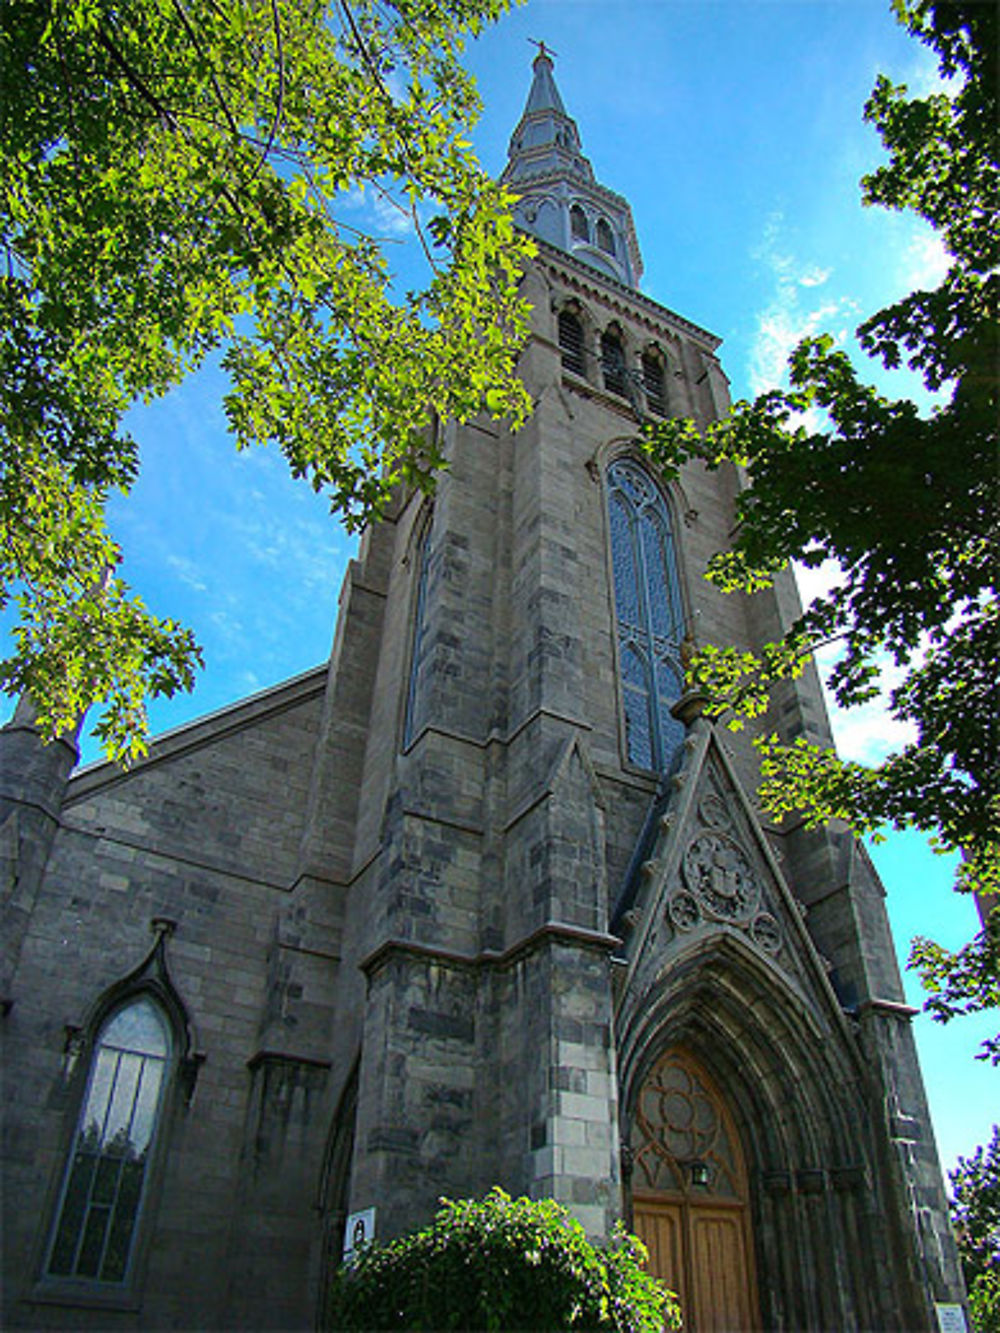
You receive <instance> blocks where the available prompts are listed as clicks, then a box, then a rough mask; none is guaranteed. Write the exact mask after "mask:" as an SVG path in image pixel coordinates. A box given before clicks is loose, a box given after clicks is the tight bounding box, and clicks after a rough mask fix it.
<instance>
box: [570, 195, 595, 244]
mask: <svg viewBox="0 0 1000 1333" xmlns="http://www.w3.org/2000/svg"><path fill="white" fill-rule="evenodd" d="M569 231H570V235H571V236H572V238H573V240H574V241H589V240H590V226H589V224H588V222H587V215H586V213H585V212H584V211H583V209H582V208H581V207H580V205H579V204H574V205H573V207H572V208H571V209H570V210H569Z"/></svg>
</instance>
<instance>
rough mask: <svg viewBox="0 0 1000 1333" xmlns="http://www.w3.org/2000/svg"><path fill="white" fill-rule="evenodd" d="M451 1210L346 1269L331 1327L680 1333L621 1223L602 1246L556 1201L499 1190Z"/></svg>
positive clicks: (446, 1204)
mask: <svg viewBox="0 0 1000 1333" xmlns="http://www.w3.org/2000/svg"><path fill="white" fill-rule="evenodd" d="M441 1205H442V1206H441V1209H440V1211H439V1212H438V1213H437V1214H436V1216H435V1217H434V1220H433V1221H432V1222H431V1223H430V1225H429V1226H427V1227H425V1228H424V1229H423V1230H422V1231H417V1232H413V1233H412V1234H410V1235H408V1236H402V1237H400V1238H399V1239H398V1240H394V1241H391V1242H390V1243H389V1244H388V1245H384V1246H378V1245H372V1246H369V1247H367V1248H365V1249H364V1250H363V1251H362V1252H361V1254H360V1256H359V1258H358V1259H357V1261H356V1262H355V1264H354V1265H353V1266H352V1267H350V1268H342V1269H340V1271H339V1272H338V1273H337V1274H336V1276H335V1278H334V1283H333V1290H332V1292H331V1300H330V1305H329V1327H330V1328H331V1329H337V1330H343V1333H361V1330H369V1331H371V1330H377V1329H421V1330H432V1329H433V1330H437V1329H463V1330H489V1331H490V1333H492V1331H494V1330H496V1331H497V1333H499V1331H500V1330H504V1331H505V1330H507V1329H574V1330H586V1329H615V1330H618V1333H660V1330H661V1329H663V1328H675V1329H676V1328H680V1313H679V1308H678V1306H677V1302H676V1299H675V1298H674V1296H673V1295H672V1293H670V1292H668V1291H667V1289H666V1288H665V1287H664V1286H663V1285H662V1284H661V1283H659V1282H657V1281H656V1279H655V1278H653V1277H651V1276H650V1274H649V1273H647V1272H646V1270H645V1268H644V1267H643V1264H644V1261H645V1258H646V1250H645V1247H644V1246H643V1245H642V1242H641V1241H639V1240H637V1239H636V1238H635V1237H634V1236H630V1235H628V1234H627V1233H626V1232H625V1231H624V1230H623V1229H622V1228H621V1227H620V1226H618V1227H616V1229H615V1233H614V1235H613V1237H612V1239H611V1242H610V1244H608V1245H607V1246H606V1247H600V1246H595V1245H592V1244H591V1243H590V1241H588V1240H587V1237H586V1235H585V1233H584V1230H583V1228H582V1227H581V1226H580V1224H579V1222H577V1221H576V1220H575V1219H574V1218H572V1217H571V1216H570V1215H569V1213H567V1212H566V1210H565V1209H564V1208H561V1207H560V1206H559V1205H558V1204H557V1203H556V1202H555V1201H554V1200H552V1199H541V1200H532V1199H512V1198H511V1197H510V1196H509V1195H508V1194H505V1193H504V1192H503V1190H501V1189H493V1190H491V1191H490V1193H489V1194H488V1195H486V1197H485V1198H484V1199H460V1200H457V1201H452V1200H449V1199H442V1200H441Z"/></svg>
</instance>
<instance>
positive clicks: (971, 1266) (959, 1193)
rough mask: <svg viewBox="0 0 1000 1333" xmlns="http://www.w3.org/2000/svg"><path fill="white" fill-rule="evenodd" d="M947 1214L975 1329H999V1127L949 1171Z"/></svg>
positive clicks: (982, 1332) (989, 1332) (997, 1332)
mask: <svg viewBox="0 0 1000 1333" xmlns="http://www.w3.org/2000/svg"><path fill="white" fill-rule="evenodd" d="M950 1178H951V1184H952V1189H953V1190H954V1194H953V1197H952V1202H951V1218H952V1222H953V1223H954V1226H955V1236H956V1238H957V1240H958V1252H959V1255H960V1257H961V1260H962V1272H963V1275H964V1277H965V1285H966V1288H967V1290H968V1293H969V1308H970V1310H971V1312H972V1319H973V1326H974V1327H975V1328H976V1330H977V1333H1000V1125H994V1126H993V1138H992V1139H991V1140H990V1142H989V1143H988V1144H987V1145H986V1146H985V1147H983V1146H980V1147H978V1148H977V1149H976V1151H975V1152H974V1153H973V1155H972V1156H971V1157H968V1158H966V1157H960V1158H959V1159H958V1166H957V1167H956V1168H955V1170H954V1171H952V1172H951V1173H950Z"/></svg>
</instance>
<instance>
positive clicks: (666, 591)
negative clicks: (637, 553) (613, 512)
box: [640, 509, 677, 639]
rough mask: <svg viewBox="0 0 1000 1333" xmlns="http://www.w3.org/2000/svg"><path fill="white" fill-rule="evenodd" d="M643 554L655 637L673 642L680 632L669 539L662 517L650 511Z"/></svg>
mask: <svg viewBox="0 0 1000 1333" xmlns="http://www.w3.org/2000/svg"><path fill="white" fill-rule="evenodd" d="M640 532H641V534H642V554H643V558H644V560H645V562H646V588H647V590H648V593H649V619H650V627H651V629H652V631H653V633H654V634H659V635H661V636H662V637H663V638H670V639H673V638H674V637H675V635H676V632H677V627H676V625H675V624H674V615H675V607H674V605H673V599H672V597H671V595H670V594H671V592H672V588H671V586H670V572H669V566H668V555H667V551H668V546H667V543H668V542H669V540H670V539H669V535H668V534H667V532H666V530H665V529H664V526H663V522H662V520H661V518H660V515H659V514H657V513H656V512H655V511H654V512H650V511H649V510H648V509H647V510H646V511H645V513H644V514H643V515H642V519H641V527H640Z"/></svg>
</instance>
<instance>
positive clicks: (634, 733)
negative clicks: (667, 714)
mask: <svg viewBox="0 0 1000 1333" xmlns="http://www.w3.org/2000/svg"><path fill="white" fill-rule="evenodd" d="M621 662H622V682H623V684H624V687H625V688H624V689H623V690H622V695H623V699H624V704H625V735H626V745H627V749H628V757H629V758H630V759H631V760H632V761H633V763H636V764H641V765H642V767H643V768H652V767H653V728H652V725H651V723H652V718H651V709H650V696H651V693H652V692H651V690H650V688H649V687H650V681H649V674H648V671H647V668H646V663H645V662H643V660H642V658H641V657H640V656H639V655H638V653H636V652H635V651H634V650H633V649H632V648H626V649H624V651H623V652H622V658H621Z"/></svg>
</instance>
